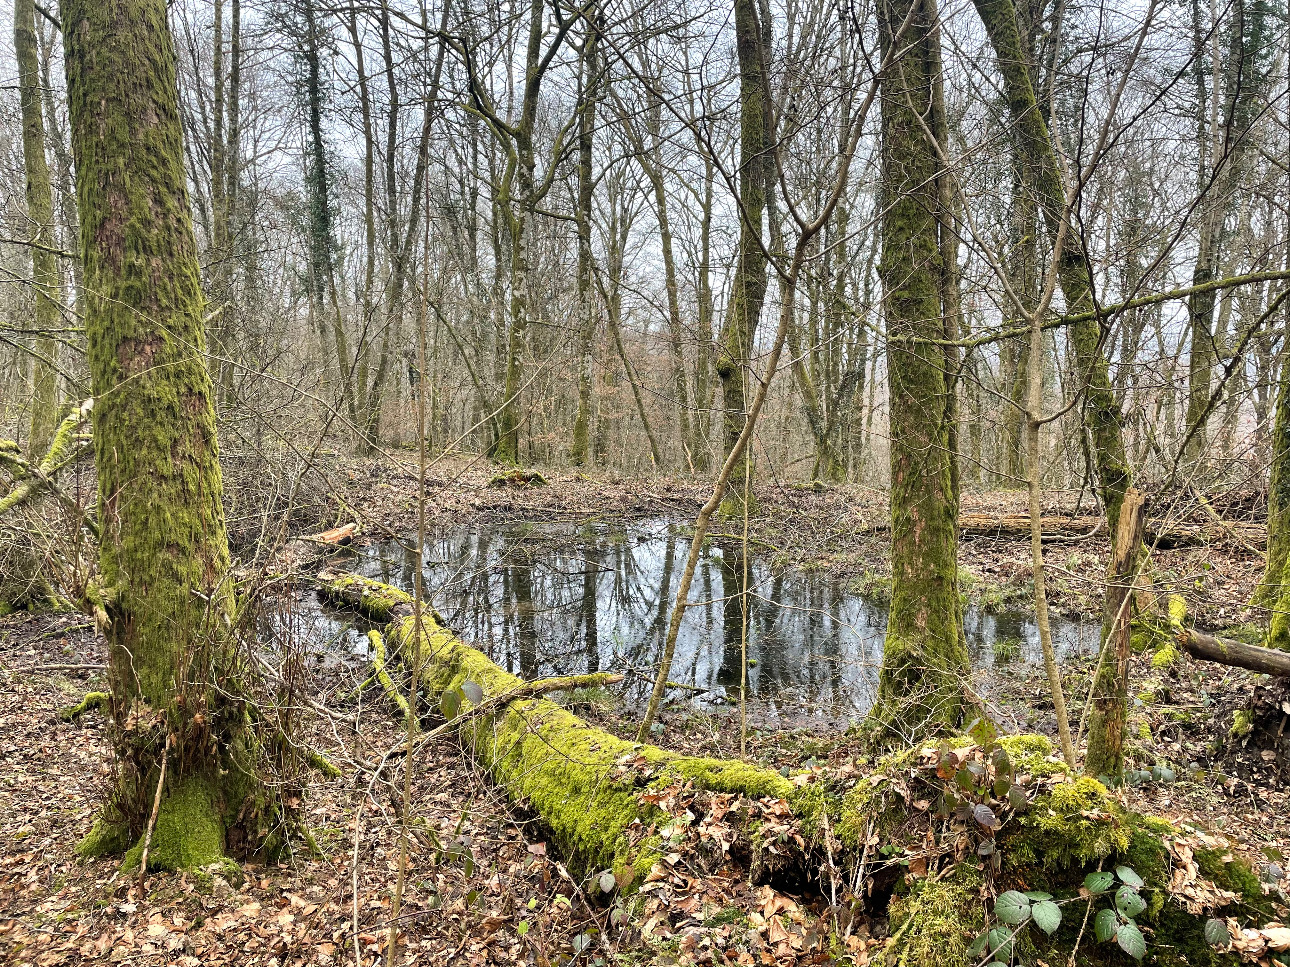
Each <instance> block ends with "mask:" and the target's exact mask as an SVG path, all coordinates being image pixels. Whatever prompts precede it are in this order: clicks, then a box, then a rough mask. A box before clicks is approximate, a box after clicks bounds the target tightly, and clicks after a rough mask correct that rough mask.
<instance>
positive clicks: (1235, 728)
mask: <svg viewBox="0 0 1290 967" xmlns="http://www.w3.org/2000/svg"><path fill="white" fill-rule="evenodd" d="M1253 731H1254V715H1253V713H1251V712H1250V710H1249V709H1248V708H1240V709H1237V710H1236V714H1235V715H1234V716H1232V728H1231V735H1232V737H1233V738H1236V739H1240V738H1244V737H1245V736H1247V735H1249V734H1250V733H1251V732H1253Z"/></svg>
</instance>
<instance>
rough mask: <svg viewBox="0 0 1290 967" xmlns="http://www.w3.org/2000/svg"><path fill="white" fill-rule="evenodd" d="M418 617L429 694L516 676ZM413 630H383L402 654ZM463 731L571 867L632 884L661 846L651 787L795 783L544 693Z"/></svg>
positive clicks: (772, 790) (748, 788) (781, 793)
mask: <svg viewBox="0 0 1290 967" xmlns="http://www.w3.org/2000/svg"><path fill="white" fill-rule="evenodd" d="M423 624H424V627H423V636H422V638H421V640H420V642H418V643H417V648H418V650H419V653H420V655H421V657H422V658H423V659H424V660H425V665H424V670H423V681H424V682H425V683H426V688H427V690H428V691H429V692H430V693H431V695H432V696H434V695H438V694H441V693H442V692H444V691H447V690H449V689H455V688H459V687H461V685H462V684H463V683H464V682H467V681H470V682H474V683H475V684H477V685H479V686H480V687H481V688H482V689H483V691H484V693H485V695H488V696H494V695H499V694H502V693H504V692H508V691H511V690H513V689H515V688H517V687H519V686H520V685H521V684H522V683H521V681H520V679H518V678H516V677H515V676H513V675H510V674H508V673H507V672H505V671H503V670H502V669H501V668H499V667H498V666H497V665H495V664H494V663H493V662H492V661H490V660H489V659H488V658H487V656H485V655H484V654H482V653H481V652H479V651H477V650H475V649H474V648H471V647H469V646H468V645H466V644H465V643H464V642H462V641H461V640H460V639H458V638H456V637H455V636H453V635H452V634H451V633H449V632H448V631H446V630H445V629H443V628H441V627H439V626H438V625H436V624H435V623H434V622H433V621H428V622H424V623H423ZM414 632H415V623H414V621H413V619H412V618H406V619H404V620H402V621H401V622H398V623H396V624H395V625H392V626H391V628H390V630H389V633H390V638H391V641H392V642H394V643H395V644H396V645H397V646H398V648H399V649H400V650H401V651H402V652H403V653H404V654H405V655H406V654H408V653H410V648H411V643H412V642H413V635H414ZM460 735H461V738H462V741H463V743H464V744H465V745H466V746H467V747H468V748H469V749H470V751H471V752H472V753H473V754H474V755H475V757H476V759H477V760H479V762H480V763H481V764H482V765H483V766H485V767H486V768H487V769H488V770H489V772H490V773H491V775H492V777H493V779H494V780H495V781H496V782H497V783H498V784H499V785H501V786H503V787H504V788H505V789H506V791H507V793H508V794H509V795H510V797H511V798H512V799H513V800H515V801H517V802H519V803H522V804H524V805H525V806H527V807H528V808H530V809H532V810H533V811H534V812H536V813H537V814H538V815H539V816H540V817H541V820H542V822H543V824H544V825H545V826H546V827H547V829H548V830H549V831H550V833H551V837H552V840H553V841H554V842H555V844H556V845H557V846H558V847H559V848H560V850H561V851H562V853H563V855H564V856H566V857H567V858H568V859H569V861H570V862H571V864H572V865H573V866H574V867H575V868H576V869H578V870H580V871H582V872H588V873H589V872H594V871H596V870H603V869H607V868H608V869H613V870H614V871H615V872H616V873H620V874H623V873H626V872H627V870H628V869H629V868H630V869H631V870H632V871H633V877H634V879H635V882H637V883H639V882H641V881H642V879H643V876H644V874H645V873H647V872H648V871H649V869H650V867H651V866H653V864H654V863H655V862H656V861H657V860H658V858H659V857H660V856H661V854H662V851H663V844H662V843H661V842H660V840H659V837H658V836H657V835H654V834H651V833H649V827H650V825H651V824H653V823H654V822H656V821H658V820H661V819H662V817H663V814H662V813H661V812H660V811H659V810H658V809H657V807H655V806H652V805H650V804H649V803H648V802H646V801H643V799H642V796H643V795H644V794H646V793H648V792H649V791H650V790H651V789H658V788H663V787H666V786H669V785H672V784H675V783H692V784H693V785H695V786H696V787H702V788H706V789H711V790H714V791H718V792H733V793H738V794H741V795H747V796H753V797H759V796H773V797H775V798H781V799H787V798H788V797H789V796H790V795H792V794H793V792H794V789H795V787H794V786H793V784H792V783H790V782H789V781H788V780H786V779H784V778H783V777H782V776H780V775H779V774H778V773H776V772H773V771H771V770H769V769H765V768H762V767H759V766H754V765H751V764H748V763H745V762H740V761H726V760H720V759H702V758H691V757H688V756H680V755H676V754H674V753H670V752H666V751H664V750H662V749H659V748H656V747H654V746H649V745H640V744H637V743H634V742H628V741H626V740H624V739H620V738H618V737H617V736H614V735H612V734H610V733H608V732H605V731H603V730H601V729H597V728H594V727H592V726H591V725H589V724H588V723H586V722H585V721H583V720H582V719H580V718H579V717H578V716H576V715H574V714H573V713H572V712H570V711H569V710H568V709H566V708H564V707H562V706H561V705H559V704H557V703H555V702H553V701H550V700H548V699H544V698H533V699H525V700H517V701H515V702H512V703H510V704H509V705H507V706H505V707H502V708H499V709H498V710H497V711H496V712H493V713H490V714H488V715H481V716H479V717H477V718H473V719H471V720H469V721H467V722H464V723H463V724H462V727H461V730H460ZM633 840H636V842H633Z"/></svg>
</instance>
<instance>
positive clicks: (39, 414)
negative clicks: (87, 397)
mask: <svg viewBox="0 0 1290 967" xmlns="http://www.w3.org/2000/svg"><path fill="white" fill-rule="evenodd" d="M13 48H14V54H15V55H16V57H17V61H18V100H19V103H20V106H21V110H22V158H23V167H24V168H25V169H26V175H27V228H26V229H25V232H26V234H27V237H29V238H30V239H31V241H32V242H33V243H34V244H33V245H32V247H31V262H32V288H33V289H34V292H33V297H34V302H35V307H36V316H35V328H36V331H37V333H38V335H37V336H36V364H35V370H34V372H35V379H34V380H33V386H32V399H31V434H30V436H29V437H28V439H27V452H28V454H29V455H30V456H31V458H32V459H33V460H38V459H40V458H41V457H42V456H44V454H45V451H46V450H48V449H49V444H50V442H51V441H52V440H53V437H54V427H55V426H57V425H58V372H57V368H56V367H57V359H58V342H57V341H56V340H55V338H54V335H53V332H54V329H55V328H57V326H58V324H59V318H58V317H59V313H58V302H57V296H58V291H59V281H60V280H59V273H58V265H57V263H56V262H55V259H54V252H53V249H54V248H55V247H56V239H55V237H54V194H53V188H52V187H51V185H50V180H49V163H48V162H47V161H46V159H45V122H44V117H43V116H42V114H41V104H40V57H39V54H38V49H37V46H36V5H35V2H34V0H15V2H14V6H13Z"/></svg>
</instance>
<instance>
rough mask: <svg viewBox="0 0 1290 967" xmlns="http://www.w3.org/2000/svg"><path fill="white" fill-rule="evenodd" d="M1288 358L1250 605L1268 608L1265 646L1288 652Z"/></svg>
mask: <svg viewBox="0 0 1290 967" xmlns="http://www.w3.org/2000/svg"><path fill="white" fill-rule="evenodd" d="M1288 569H1290V360H1286V361H1283V362H1282V364H1281V378H1280V380H1279V381H1278V383H1277V409H1276V416H1275V417H1274V418H1273V426H1272V481H1271V484H1270V486H1269V488H1268V561H1267V565H1266V567H1265V569H1264V572H1263V580H1262V581H1260V582H1259V586H1258V588H1257V589H1256V590H1255V592H1254V604H1256V605H1260V606H1262V607H1264V608H1269V609H1271V611H1272V619H1271V624H1270V627H1269V629H1268V645H1269V647H1272V648H1279V649H1281V650H1283V651H1290V570H1288Z"/></svg>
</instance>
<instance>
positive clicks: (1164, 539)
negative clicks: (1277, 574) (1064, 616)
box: [959, 514, 1267, 550]
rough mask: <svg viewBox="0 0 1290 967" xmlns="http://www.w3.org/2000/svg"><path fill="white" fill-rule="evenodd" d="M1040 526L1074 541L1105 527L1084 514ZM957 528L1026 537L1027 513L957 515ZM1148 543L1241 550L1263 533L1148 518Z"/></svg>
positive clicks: (1049, 535)
mask: <svg viewBox="0 0 1290 967" xmlns="http://www.w3.org/2000/svg"><path fill="white" fill-rule="evenodd" d="M1040 525H1041V528H1042V531H1043V537H1044V540H1049V541H1052V540H1074V539H1081V538H1085V537H1091V536H1093V535H1094V534H1096V533H1097V532H1098V531H1099V530H1103V529H1104V528H1105V522H1104V521H1103V519H1102V518H1101V517H1098V516H1095V515H1089V514H1084V515H1080V516H1077V517H1076V516H1068V515H1063V514H1053V515H1047V516H1045V517H1043V518H1042V520H1041V521H1040ZM959 531H960V533H962V534H966V535H972V536H977V537H1029V536H1030V515H1029V514H961V515H960V516H959ZM1145 536H1146V541H1147V543H1148V544H1151V545H1153V546H1155V547H1158V548H1160V549H1162V550H1171V549H1173V548H1177V547H1194V546H1197V545H1208V544H1223V543H1227V542H1233V543H1236V544H1239V545H1240V546H1241V547H1243V548H1245V549H1249V548H1250V547H1253V546H1258V545H1262V544H1263V543H1265V542H1266V540H1267V532H1266V529H1265V528H1264V527H1262V526H1261V525H1258V524H1247V523H1239V522H1234V521H1224V520H1222V519H1218V520H1210V521H1207V522H1205V523H1203V524H1197V523H1191V522H1188V521H1168V520H1161V519H1148V520H1147V523H1146V528H1145Z"/></svg>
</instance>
